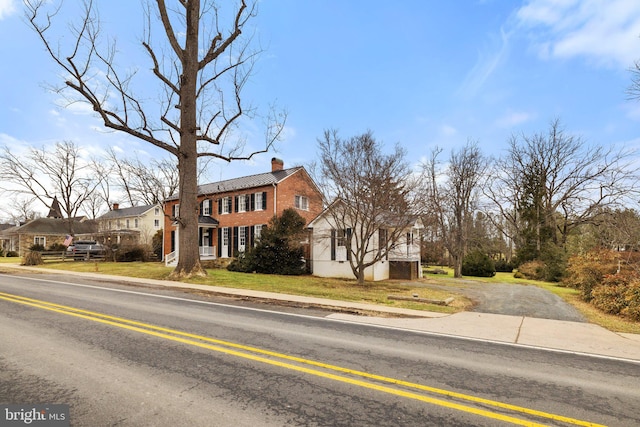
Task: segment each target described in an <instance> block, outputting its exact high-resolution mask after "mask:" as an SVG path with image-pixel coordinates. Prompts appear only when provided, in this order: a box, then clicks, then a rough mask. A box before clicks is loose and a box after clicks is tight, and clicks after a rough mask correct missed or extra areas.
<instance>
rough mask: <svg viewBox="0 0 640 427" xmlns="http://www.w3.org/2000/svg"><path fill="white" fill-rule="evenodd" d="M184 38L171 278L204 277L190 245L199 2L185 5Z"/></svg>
mask: <svg viewBox="0 0 640 427" xmlns="http://www.w3.org/2000/svg"><path fill="white" fill-rule="evenodd" d="M186 7H187V10H186V18H187V36H186V40H185V49H184V51H183V52H182V53H183V55H184V57H183V62H182V64H183V68H182V76H181V77H180V78H181V85H180V104H179V107H180V123H181V132H180V149H179V152H178V173H179V175H180V211H179V219H178V224H179V228H178V244H179V245H180V246H179V247H180V257H179V259H178V265H177V266H176V268H175V270H174V271H173V273H172V274H171V277H172V278H179V277H182V276H187V275H190V276H198V275H202V276H204V275H206V271H205V270H204V268H202V264H201V263H200V250H199V246H198V245H197V244H196V245H194V244H193V241H194V239H197V238H198V180H197V178H198V176H197V173H196V171H197V170H198V151H197V150H198V148H197V141H198V139H197V135H196V131H197V129H196V128H197V105H196V99H197V98H196V90H197V79H198V40H199V37H198V30H199V28H198V23H199V20H200V16H199V14H200V1H199V0H190V1H189V2H188V3H187V6H186Z"/></svg>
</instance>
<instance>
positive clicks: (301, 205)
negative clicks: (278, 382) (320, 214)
mask: <svg viewBox="0 0 640 427" xmlns="http://www.w3.org/2000/svg"><path fill="white" fill-rule="evenodd" d="M295 207H296V209H302V210H304V211H308V210H309V198H308V197H306V196H296V198H295Z"/></svg>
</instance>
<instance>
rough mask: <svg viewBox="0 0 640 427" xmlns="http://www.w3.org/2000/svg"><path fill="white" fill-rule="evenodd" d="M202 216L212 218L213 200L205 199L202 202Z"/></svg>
mask: <svg viewBox="0 0 640 427" xmlns="http://www.w3.org/2000/svg"><path fill="white" fill-rule="evenodd" d="M202 215H203V216H211V200H209V199H205V200H203V201H202Z"/></svg>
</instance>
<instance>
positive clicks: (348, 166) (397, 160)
mask: <svg viewBox="0 0 640 427" xmlns="http://www.w3.org/2000/svg"><path fill="white" fill-rule="evenodd" d="M318 148H319V150H320V154H319V157H320V160H319V165H318V167H317V168H312V170H313V171H314V173H315V175H316V181H317V182H318V183H319V185H320V187H321V189H322V191H323V195H324V198H325V202H331V201H332V209H330V210H329V215H330V217H331V220H332V222H333V225H334V226H335V227H336V229H337V230H339V231H340V232H342V230H348V232H343V233H345V234H346V235H343V236H341V238H342V239H343V242H344V246H345V247H346V250H347V254H348V256H347V259H348V260H349V263H350V266H351V270H352V271H353V274H354V276H355V277H356V278H357V279H358V283H359V284H363V283H364V273H365V269H367V268H368V267H370V266H372V265H374V264H375V263H377V262H378V261H380V260H382V259H385V258H386V257H387V256H388V255H389V253H390V252H391V251H392V250H393V248H394V246H395V245H396V244H397V243H398V241H399V240H400V238H401V237H403V236H404V233H406V230H407V227H410V226H411V225H413V224H415V222H416V219H417V215H415V214H417V213H418V212H417V209H418V208H419V206H420V205H419V204H418V203H415V200H414V199H415V197H417V193H415V192H414V190H415V189H416V180H415V179H414V177H413V176H412V173H411V170H410V168H409V165H408V163H407V162H406V160H405V157H406V153H405V151H404V150H403V149H402V147H400V146H399V145H396V146H395V148H394V151H393V152H392V153H391V154H384V153H383V152H382V146H381V144H380V143H379V142H378V141H376V140H375V139H374V137H373V134H372V133H371V132H366V133H364V134H362V135H359V136H355V137H352V138H350V139H346V140H345V139H341V138H340V137H339V136H338V133H337V131H335V130H333V131H325V134H324V138H323V139H320V140H318ZM380 230H382V233H383V234H384V236H385V237H384V239H385V240H386V244H385V245H381V246H382V247H375V246H374V245H372V244H371V242H372V241H373V240H372V238H373V237H374V236H377V235H379V233H381V231H380Z"/></svg>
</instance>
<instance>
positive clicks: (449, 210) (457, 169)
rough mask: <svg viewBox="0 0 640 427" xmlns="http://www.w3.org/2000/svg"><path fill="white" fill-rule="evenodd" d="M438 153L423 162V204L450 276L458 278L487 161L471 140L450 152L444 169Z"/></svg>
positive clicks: (436, 151)
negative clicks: (438, 237) (449, 265)
mask: <svg viewBox="0 0 640 427" xmlns="http://www.w3.org/2000/svg"><path fill="white" fill-rule="evenodd" d="M441 153H442V149H440V148H436V149H434V150H433V151H432V153H431V157H430V158H429V160H427V161H426V162H425V163H424V164H423V171H424V174H425V178H424V184H425V185H426V186H427V188H426V190H425V193H426V194H427V206H428V209H429V210H430V216H431V217H432V218H433V219H434V221H435V223H436V224H437V226H438V227H439V228H440V230H441V231H440V235H441V238H442V241H443V243H444V246H445V248H446V249H447V251H448V252H449V254H450V256H451V258H452V259H453V272H454V277H462V260H463V258H464V256H465V255H466V252H467V249H468V243H469V238H470V235H471V231H472V228H473V225H474V216H475V214H476V212H477V211H478V206H479V205H478V203H479V193H480V191H481V189H482V184H483V180H484V177H485V172H486V169H487V165H488V163H487V159H486V157H484V156H483V155H482V153H481V151H480V149H479V148H478V144H477V143H476V142H472V141H469V142H467V144H466V145H465V146H464V147H462V148H461V149H460V150H459V151H452V152H451V155H450V157H449V163H448V164H447V165H446V167H445V168H442V167H441V165H440V163H439V160H438V156H439V155H440V154H441Z"/></svg>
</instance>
